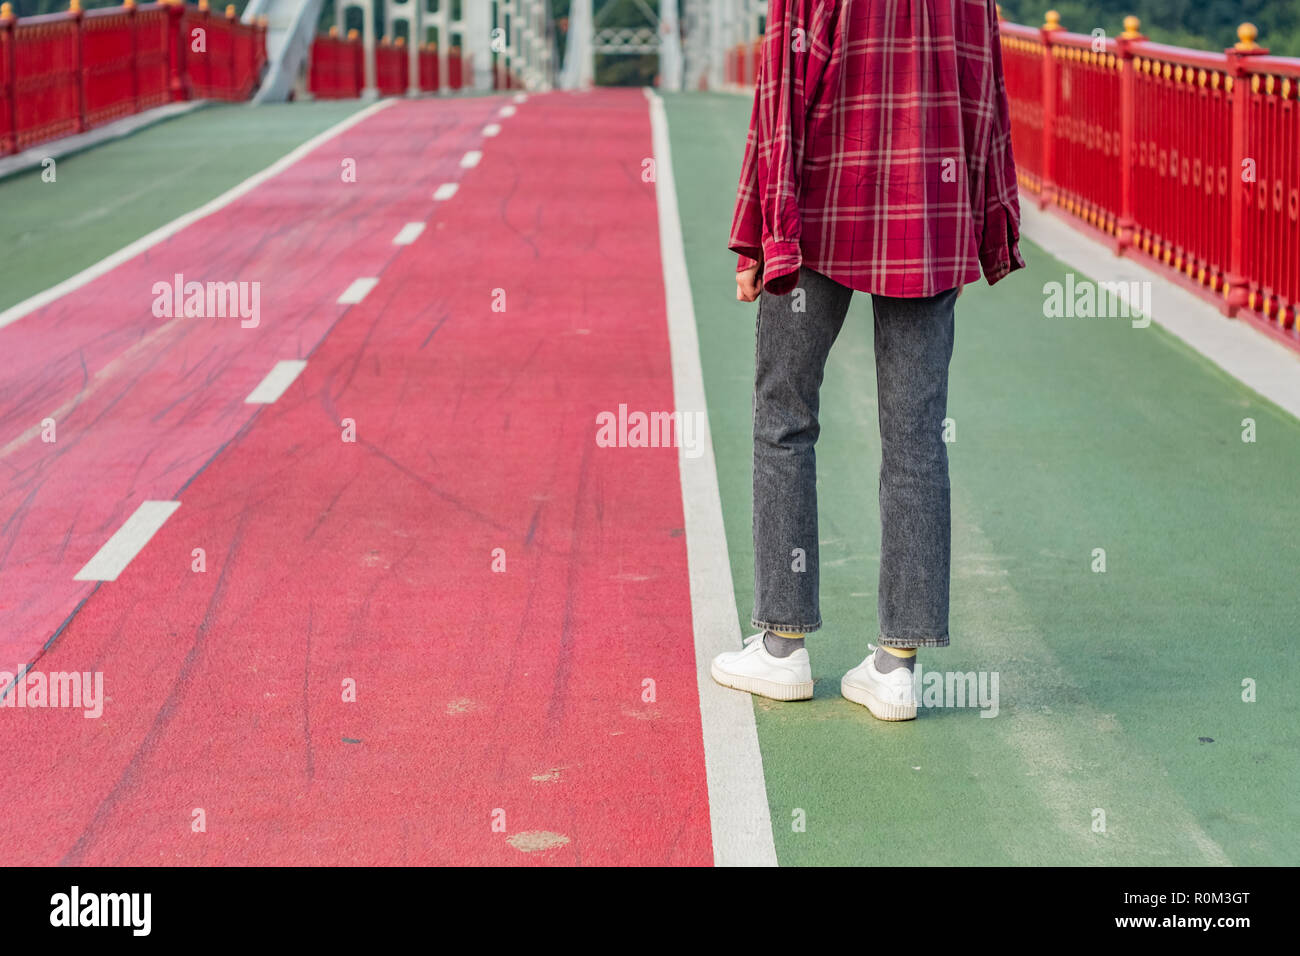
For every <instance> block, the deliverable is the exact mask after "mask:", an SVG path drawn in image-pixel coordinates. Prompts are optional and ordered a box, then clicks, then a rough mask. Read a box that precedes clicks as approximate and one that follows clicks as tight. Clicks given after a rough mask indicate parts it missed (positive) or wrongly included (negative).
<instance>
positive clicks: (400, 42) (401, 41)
mask: <svg viewBox="0 0 1300 956" xmlns="http://www.w3.org/2000/svg"><path fill="white" fill-rule="evenodd" d="M393 43H395V44H396V45H397V46H406V37H398V38H397V39H396V40H394V41H393Z"/></svg>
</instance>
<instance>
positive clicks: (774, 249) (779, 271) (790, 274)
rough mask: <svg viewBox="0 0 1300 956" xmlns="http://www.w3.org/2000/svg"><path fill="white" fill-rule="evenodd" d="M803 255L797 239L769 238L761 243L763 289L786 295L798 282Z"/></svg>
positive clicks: (771, 292) (773, 293) (772, 293)
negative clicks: (782, 240)
mask: <svg viewBox="0 0 1300 956" xmlns="http://www.w3.org/2000/svg"><path fill="white" fill-rule="evenodd" d="M801 265H803V255H802V254H801V253H800V251H799V243H798V242H797V241H794V242H792V241H789V240H787V241H784V242H780V241H777V240H775V239H769V240H767V241H766V242H764V243H763V291H764V292H767V293H770V294H771V295H786V294H787V293H788V292H790V290H791V289H793V288H794V287H795V286H797V285H798V284H799V267H800V266H801Z"/></svg>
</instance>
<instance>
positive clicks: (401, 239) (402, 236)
mask: <svg viewBox="0 0 1300 956" xmlns="http://www.w3.org/2000/svg"><path fill="white" fill-rule="evenodd" d="M422 232H424V223H422V222H408V223H407V224H406V225H405V226H403V227H402V229H401V231H400V232H399V233H398V234H397V235H395V236H393V245H395V246H409V245H410V244H411V243H413V242H415V240H416V239H419V238H420V233H422Z"/></svg>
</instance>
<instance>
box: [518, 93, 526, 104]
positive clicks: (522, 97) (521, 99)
mask: <svg viewBox="0 0 1300 956" xmlns="http://www.w3.org/2000/svg"><path fill="white" fill-rule="evenodd" d="M515 102H516V103H527V102H528V94H527V93H516V94H515Z"/></svg>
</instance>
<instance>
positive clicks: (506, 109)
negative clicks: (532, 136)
mask: <svg viewBox="0 0 1300 956" xmlns="http://www.w3.org/2000/svg"><path fill="white" fill-rule="evenodd" d="M515 112H516V111H515V108H514V107H513V106H510V105H506V106H503V107H501V109H499V110H498V111H497V115H498V116H514V115H515Z"/></svg>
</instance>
